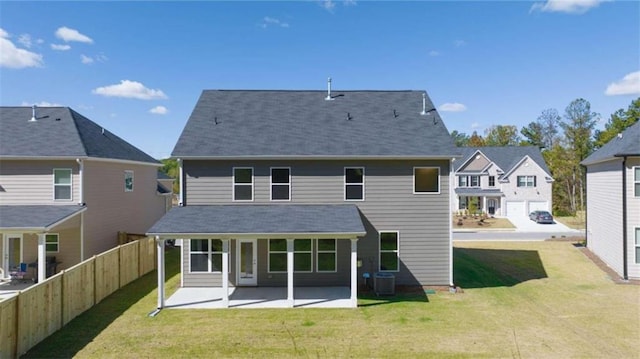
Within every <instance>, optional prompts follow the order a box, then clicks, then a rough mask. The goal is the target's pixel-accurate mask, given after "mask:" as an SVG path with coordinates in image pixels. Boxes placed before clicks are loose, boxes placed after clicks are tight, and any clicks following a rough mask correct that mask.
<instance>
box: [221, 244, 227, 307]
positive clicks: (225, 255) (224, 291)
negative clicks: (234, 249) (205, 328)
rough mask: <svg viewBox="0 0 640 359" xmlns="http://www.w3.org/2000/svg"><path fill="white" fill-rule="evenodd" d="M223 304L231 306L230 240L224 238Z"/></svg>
mask: <svg viewBox="0 0 640 359" xmlns="http://www.w3.org/2000/svg"><path fill="white" fill-rule="evenodd" d="M222 306H223V307H224V308H229V240H228V239H223V240H222Z"/></svg>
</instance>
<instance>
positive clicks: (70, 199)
mask: <svg viewBox="0 0 640 359" xmlns="http://www.w3.org/2000/svg"><path fill="white" fill-rule="evenodd" d="M56 171H69V173H70V176H69V181H70V183H69V184H68V185H67V184H56ZM52 181H53V200H54V201H60V202H72V201H73V170H72V169H71V168H54V169H53V178H52ZM57 186H60V187H62V186H68V187H69V189H70V191H69V198H56V187H57Z"/></svg>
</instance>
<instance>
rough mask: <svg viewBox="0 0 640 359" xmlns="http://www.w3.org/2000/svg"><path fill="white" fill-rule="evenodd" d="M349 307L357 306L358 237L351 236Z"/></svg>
mask: <svg viewBox="0 0 640 359" xmlns="http://www.w3.org/2000/svg"><path fill="white" fill-rule="evenodd" d="M351 307H353V308H357V307H358V238H351Z"/></svg>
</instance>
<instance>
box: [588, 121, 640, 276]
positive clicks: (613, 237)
mask: <svg viewBox="0 0 640 359" xmlns="http://www.w3.org/2000/svg"><path fill="white" fill-rule="evenodd" d="M582 165H583V166H585V167H586V168H587V247H588V248H589V249H590V250H591V251H592V252H593V253H595V254H596V255H597V256H598V257H600V259H602V260H603V261H604V262H605V263H606V264H607V265H608V266H609V267H611V268H612V269H613V270H615V271H616V272H617V273H618V274H619V275H620V276H621V277H622V278H624V279H636V280H640V122H636V124H635V125H633V126H631V127H629V128H627V129H626V130H625V131H624V132H622V133H621V134H619V135H618V136H617V137H614V138H613V139H612V140H611V141H609V142H608V143H607V144H606V145H604V146H602V147H601V148H600V149H598V150H597V151H595V152H594V153H592V154H591V156H589V157H587V158H586V159H585V160H584V161H582Z"/></svg>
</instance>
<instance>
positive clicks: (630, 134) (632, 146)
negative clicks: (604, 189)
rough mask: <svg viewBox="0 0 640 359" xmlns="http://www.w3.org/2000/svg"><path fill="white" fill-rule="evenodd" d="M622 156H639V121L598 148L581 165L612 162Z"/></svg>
mask: <svg viewBox="0 0 640 359" xmlns="http://www.w3.org/2000/svg"><path fill="white" fill-rule="evenodd" d="M624 156H640V121H638V122H636V123H635V124H634V125H632V126H630V127H628V128H627V129H626V130H624V131H623V132H622V133H621V134H620V135H618V136H616V137H614V138H613V139H611V140H610V141H609V142H607V143H606V144H605V145H604V146H602V147H600V149H598V150H597V151H595V152H594V153H592V154H591V155H590V156H589V157H587V158H585V159H584V160H583V161H582V162H581V164H582V165H584V166H588V165H591V164H594V163H598V162H602V161H608V160H612V159H613V158H614V157H624Z"/></svg>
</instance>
